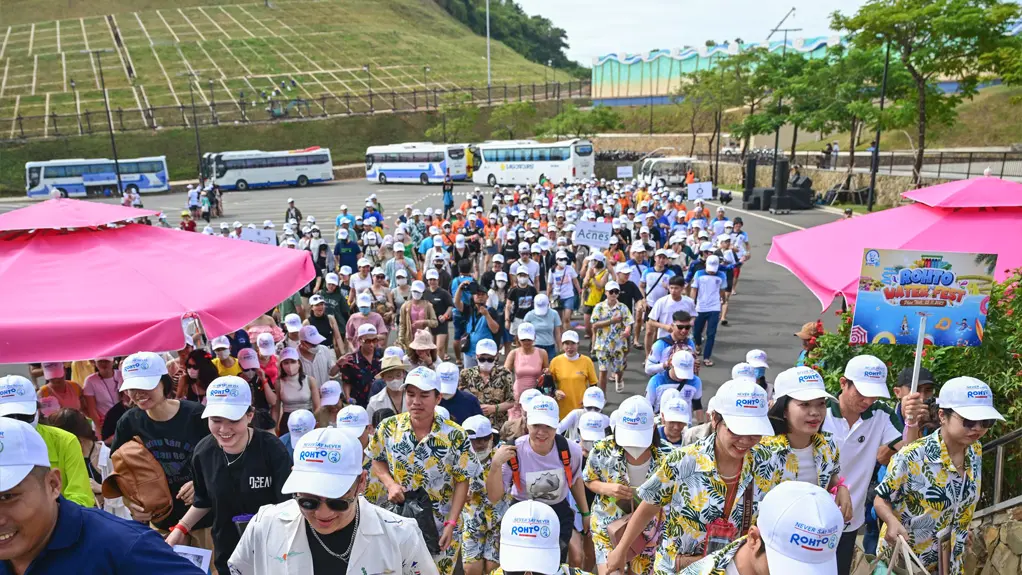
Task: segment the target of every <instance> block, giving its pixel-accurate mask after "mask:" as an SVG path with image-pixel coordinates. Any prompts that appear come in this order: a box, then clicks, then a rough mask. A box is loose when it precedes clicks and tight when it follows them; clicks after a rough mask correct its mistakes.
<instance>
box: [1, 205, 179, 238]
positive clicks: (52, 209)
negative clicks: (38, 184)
mask: <svg viewBox="0 0 1022 575" xmlns="http://www.w3.org/2000/svg"><path fill="white" fill-rule="evenodd" d="M159 213H160V212H156V211H153V210H141V209H138V208H129V207H125V206H119V205H116V204H104V203H101V202H87V201H84V200H67V199H55V200H46V201H45V202H41V203H38V204H35V205H31V206H29V207H27V208H21V209H20V210H14V211H11V212H7V213H6V214H0V230H2V231H27V230H66V229H80V228H95V227H98V226H103V225H106V224H110V223H114V222H123V221H126V220H130V219H132V218H145V217H150V216H155V215H157V214H159Z"/></svg>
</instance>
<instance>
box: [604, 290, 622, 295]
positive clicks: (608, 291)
mask: <svg viewBox="0 0 1022 575" xmlns="http://www.w3.org/2000/svg"><path fill="white" fill-rule="evenodd" d="M607 293H613V294H618V293H621V290H619V289H609V290H607Z"/></svg>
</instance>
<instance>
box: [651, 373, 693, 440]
mask: <svg viewBox="0 0 1022 575" xmlns="http://www.w3.org/2000/svg"><path fill="white" fill-rule="evenodd" d="M691 424H692V410H691V408H690V407H689V404H688V402H687V401H685V400H684V399H683V398H682V397H681V392H680V391H678V390H677V389H669V390H667V391H666V392H664V394H663V395H662V396H661V397H660V425H658V426H657V439H659V441H660V449H661V450H663V451H664V453H670V452H672V451H674V450H675V449H676V448H678V447H684V446H685V445H687V443H685V428H686V427H688V426H689V425H691Z"/></svg>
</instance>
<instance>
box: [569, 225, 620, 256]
mask: <svg viewBox="0 0 1022 575" xmlns="http://www.w3.org/2000/svg"><path fill="white" fill-rule="evenodd" d="M612 235H613V227H612V226H611V224H608V223H607V222H579V223H578V225H577V226H575V237H574V239H573V240H572V243H574V244H576V245H583V246H589V247H593V248H600V249H605V248H606V247H607V246H609V245H610V237H611V236H612Z"/></svg>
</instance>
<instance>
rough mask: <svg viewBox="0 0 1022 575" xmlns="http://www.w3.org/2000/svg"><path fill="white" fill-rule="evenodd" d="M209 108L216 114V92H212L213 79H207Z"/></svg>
mask: <svg viewBox="0 0 1022 575" xmlns="http://www.w3.org/2000/svg"><path fill="white" fill-rule="evenodd" d="M209 110H210V112H212V115H213V116H216V94H215V93H214V92H213V80H210V81H209Z"/></svg>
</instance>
